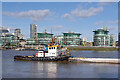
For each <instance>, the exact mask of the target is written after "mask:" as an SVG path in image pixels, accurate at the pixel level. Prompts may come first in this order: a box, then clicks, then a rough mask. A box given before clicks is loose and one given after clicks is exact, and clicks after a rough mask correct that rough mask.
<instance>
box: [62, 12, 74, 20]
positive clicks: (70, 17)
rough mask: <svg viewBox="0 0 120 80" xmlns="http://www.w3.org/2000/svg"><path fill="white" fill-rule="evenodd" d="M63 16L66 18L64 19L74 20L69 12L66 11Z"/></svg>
mask: <svg viewBox="0 0 120 80" xmlns="http://www.w3.org/2000/svg"><path fill="white" fill-rule="evenodd" d="M62 18H64V19H69V20H70V21H74V19H73V17H72V16H71V15H70V14H68V13H65V14H64V15H63V16H62Z"/></svg>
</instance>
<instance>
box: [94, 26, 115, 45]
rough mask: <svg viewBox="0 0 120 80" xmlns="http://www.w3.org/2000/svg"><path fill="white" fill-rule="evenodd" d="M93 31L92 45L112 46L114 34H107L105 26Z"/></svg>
mask: <svg viewBox="0 0 120 80" xmlns="http://www.w3.org/2000/svg"><path fill="white" fill-rule="evenodd" d="M93 32H94V46H113V45H114V35H109V34H108V33H109V31H108V30H107V29H105V28H103V29H97V30H95V31H93Z"/></svg>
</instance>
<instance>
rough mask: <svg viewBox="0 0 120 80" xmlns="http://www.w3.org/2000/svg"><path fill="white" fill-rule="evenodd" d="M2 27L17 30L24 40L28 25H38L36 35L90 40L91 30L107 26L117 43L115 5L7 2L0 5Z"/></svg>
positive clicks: (91, 36) (26, 36)
mask: <svg viewBox="0 0 120 80" xmlns="http://www.w3.org/2000/svg"><path fill="white" fill-rule="evenodd" d="M2 9H3V10H2V11H3V13H2V17H3V18H2V21H3V26H5V27H8V28H11V29H15V28H20V29H21V30H22V34H23V35H24V38H29V35H30V24H31V23H34V24H37V25H38V29H37V30H38V32H43V30H44V29H47V32H51V28H52V33H54V34H55V35H59V34H62V32H68V30H71V32H77V33H80V34H82V35H81V37H82V38H83V37H86V38H87V40H88V41H93V32H92V31H93V30H95V29H98V28H103V27H104V26H105V25H106V26H107V27H108V29H109V31H110V34H114V35H115V36H116V37H115V39H116V40H117V33H118V3H117V2H114V3H103V2H76V3H75V2H66V3H65V2H64V3H60V2H59V3H55V2H51V3H49V2H46V3H43V2H36V3H35V2H31V3H30V2H26V3H25V2H19V3H16V2H13V3H12V2H11V3H5V2H3V3H2Z"/></svg>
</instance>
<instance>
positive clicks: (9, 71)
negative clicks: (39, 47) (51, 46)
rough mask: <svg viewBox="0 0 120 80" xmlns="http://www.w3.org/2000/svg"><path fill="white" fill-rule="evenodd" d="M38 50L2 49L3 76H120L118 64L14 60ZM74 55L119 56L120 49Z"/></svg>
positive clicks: (76, 54)
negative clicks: (15, 57)
mask: <svg viewBox="0 0 120 80" xmlns="http://www.w3.org/2000/svg"><path fill="white" fill-rule="evenodd" d="M36 53H37V52H36V51H14V50H5V51H2V58H3V59H2V77H3V78H118V66H119V65H118V64H104V63H73V62H40V61H14V56H15V55H26V56H28V55H30V56H31V55H33V54H36ZM70 53H71V54H72V56H81V57H101V58H118V51H112V52H105V51H99V52H98V51H70Z"/></svg>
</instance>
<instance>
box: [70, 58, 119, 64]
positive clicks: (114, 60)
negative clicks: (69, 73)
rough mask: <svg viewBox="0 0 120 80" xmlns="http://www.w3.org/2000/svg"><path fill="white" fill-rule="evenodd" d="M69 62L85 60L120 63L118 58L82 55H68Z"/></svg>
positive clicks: (89, 61)
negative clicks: (86, 56) (85, 56)
mask: <svg viewBox="0 0 120 80" xmlns="http://www.w3.org/2000/svg"><path fill="white" fill-rule="evenodd" d="M69 62H87V63H113V64H120V59H114V58H84V57H73V58H72V57H70V58H69Z"/></svg>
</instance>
